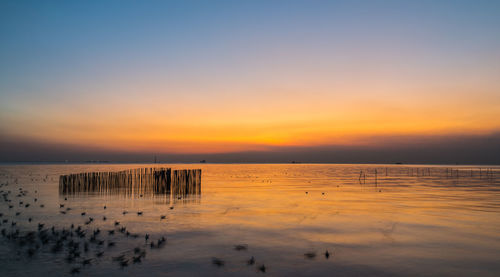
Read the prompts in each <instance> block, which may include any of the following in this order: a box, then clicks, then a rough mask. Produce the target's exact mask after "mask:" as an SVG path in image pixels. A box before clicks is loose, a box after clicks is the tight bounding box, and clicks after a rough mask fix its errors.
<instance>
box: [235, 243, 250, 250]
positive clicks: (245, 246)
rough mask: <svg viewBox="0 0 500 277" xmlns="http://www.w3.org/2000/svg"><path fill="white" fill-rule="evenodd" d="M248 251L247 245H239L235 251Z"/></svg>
mask: <svg viewBox="0 0 500 277" xmlns="http://www.w3.org/2000/svg"><path fill="white" fill-rule="evenodd" d="M247 249H248V245H246V244H238V245H235V246H234V250H236V251H241V250H247Z"/></svg>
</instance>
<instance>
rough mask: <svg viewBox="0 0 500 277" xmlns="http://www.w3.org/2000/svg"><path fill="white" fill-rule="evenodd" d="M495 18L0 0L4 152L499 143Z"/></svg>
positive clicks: (423, 6)
mask: <svg viewBox="0 0 500 277" xmlns="http://www.w3.org/2000/svg"><path fill="white" fill-rule="evenodd" d="M499 30H500V1H472V0H470V1H459V0H453V1H277V0H273V1H19V0H15V1H5V0H3V1H0V42H1V43H0V136H1V138H0V143H1V144H2V145H0V148H1V151H0V153H2V151H3V152H4V154H5V155H7V154H8V155H9V159H12V160H18V159H27V160H30V159H31V160H41V159H44V158H43V157H35V156H29V155H27V156H26V155H25V154H26V153H24V154H23V155H24V156H23V155H21V154H19V153H21V152H23V151H22V149H24V147H27V146H31V147H35V146H34V145H38V146H37V147H40V148H44V149H47V147H48V146H47V145H50V147H51V148H50V149H53V151H55V152H57V151H58V150H57V149H59V148H60V147H64V149H80V150H81V151H84V150H85V149H93V151H97V150H96V149H98V150H99V149H100V150H102V151H108V152H113V153H158V154H173V155H174V154H175V155H181V154H190V155H191V154H220V153H242V152H259V153H263V152H266V151H271V152H272V151H275V150H276V149H307V148H308V147H309V148H315V149H317V148H318V147H319V148H321V147H358V148H359V147H370V149H376V148H377V147H379V148H380V149H387V148H388V147H390V146H391V144H394V143H396V144H398V145H404V144H411V145H415V144H418V143H420V142H421V141H424V142H429V141H432V143H433V144H439V143H442V144H446V143H447V138H453V139H454V140H457V139H458V138H467V139H466V140H471V138H472V140H476V141H477V140H481V139H483V138H491V137H493V138H495V139H492V140H490V142H491V143H492V144H493V146H494V147H496V148H495V149H499V147H498V146H499V145H500V140H497V139H496V138H500V137H499V136H498V134H499V131H500V31H499ZM458 140H459V139H458ZM16 147H17V148H16ZM58 147H59V148H58ZM461 147H465V148H467V144H464V145H463V146H461ZM16 151H17V152H16ZM301 151H303V150H301ZM16 153H17V154H16ZM18 157H19V158H18ZM20 157H23V158H20ZM59 157H61V158H64V157H62V156H61V155H59V156H58V158H59ZM85 158H87V157H85ZM5 159H7V158H5ZM67 159H78V157H77V156H71V155H70V156H69V157H68V158H67ZM257 160H258V159H257Z"/></svg>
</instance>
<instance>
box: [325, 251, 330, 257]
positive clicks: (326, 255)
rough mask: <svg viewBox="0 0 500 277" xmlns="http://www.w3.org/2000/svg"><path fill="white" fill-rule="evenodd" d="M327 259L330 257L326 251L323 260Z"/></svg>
mask: <svg viewBox="0 0 500 277" xmlns="http://www.w3.org/2000/svg"><path fill="white" fill-rule="evenodd" d="M329 257H330V252H328V250H326V252H325V258H327V259H328V258H329Z"/></svg>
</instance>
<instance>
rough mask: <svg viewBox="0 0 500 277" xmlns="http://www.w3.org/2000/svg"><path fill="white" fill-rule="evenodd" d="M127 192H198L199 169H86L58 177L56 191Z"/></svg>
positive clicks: (63, 192)
mask: <svg viewBox="0 0 500 277" xmlns="http://www.w3.org/2000/svg"><path fill="white" fill-rule="evenodd" d="M112 191H120V192H124V193H126V194H168V193H171V192H172V193H175V194H191V193H200V192H201V169H186V170H173V171H172V170H171V169H170V168H138V169H130V170H124V171H118V172H86V173H77V174H69V175H61V176H60V177H59V192H60V193H62V194H76V193H82V192H96V193H108V192H112Z"/></svg>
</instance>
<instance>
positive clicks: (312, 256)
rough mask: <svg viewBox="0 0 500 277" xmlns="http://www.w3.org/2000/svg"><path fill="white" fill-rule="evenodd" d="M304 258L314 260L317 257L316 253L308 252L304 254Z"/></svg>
mask: <svg viewBox="0 0 500 277" xmlns="http://www.w3.org/2000/svg"><path fill="white" fill-rule="evenodd" d="M304 257H306V258H308V259H312V258H314V257H316V253H314V252H307V253H305V254H304Z"/></svg>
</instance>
